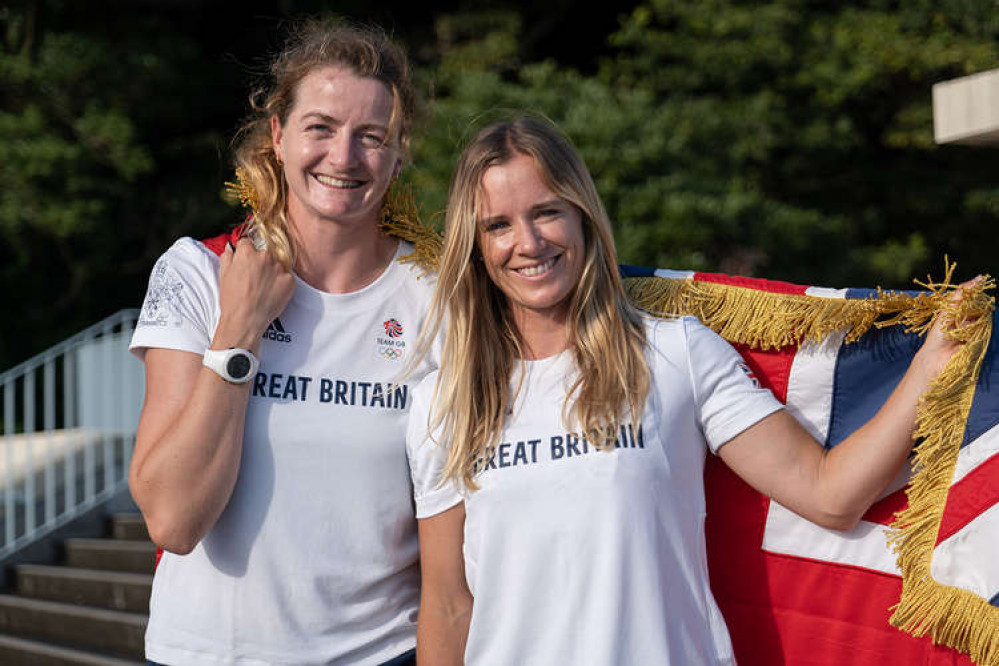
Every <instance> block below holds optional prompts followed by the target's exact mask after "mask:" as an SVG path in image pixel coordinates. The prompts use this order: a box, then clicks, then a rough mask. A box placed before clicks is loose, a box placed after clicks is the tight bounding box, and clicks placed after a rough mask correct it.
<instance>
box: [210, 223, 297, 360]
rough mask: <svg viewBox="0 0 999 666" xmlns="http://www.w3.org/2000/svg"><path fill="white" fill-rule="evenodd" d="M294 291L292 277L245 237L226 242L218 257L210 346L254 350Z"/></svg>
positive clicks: (271, 256) (266, 252) (279, 264)
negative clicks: (214, 322) (214, 320)
mask: <svg viewBox="0 0 999 666" xmlns="http://www.w3.org/2000/svg"><path fill="white" fill-rule="evenodd" d="M294 290H295V278H294V277H293V276H292V274H291V273H290V272H289V271H288V270H287V269H286V268H285V267H284V266H283V265H281V263H280V262H278V261H277V260H276V259H275V258H274V257H273V255H271V253H270V252H268V251H267V250H258V249H256V248H255V247H254V244H253V242H252V241H251V240H250V239H248V238H241V239H240V240H239V243H238V244H236V245H235V246H234V245H232V244H231V243H230V244H229V246H228V247H227V248H226V250H225V252H223V253H222V257H221V269H220V272H219V308H220V310H221V314H220V316H219V325H218V328H217V330H216V333H215V338H214V340H213V341H212V347H213V348H216V347H217V348H225V347H244V348H246V349H252V350H254V351H255V350H256V349H257V348H258V346H259V344H260V339H261V337H262V336H263V335H264V332H265V331H266V330H267V326H268V325H269V324H270V323H271V322H272V321H274V320H275V319H276V318H277V317H278V315H280V314H281V313H282V312H284V309H285V307H287V305H288V301H289V300H291V295H292V293H293V292H294Z"/></svg>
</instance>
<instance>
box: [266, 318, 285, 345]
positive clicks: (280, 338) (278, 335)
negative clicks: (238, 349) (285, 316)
mask: <svg viewBox="0 0 999 666" xmlns="http://www.w3.org/2000/svg"><path fill="white" fill-rule="evenodd" d="M264 340H274V341H275V342H291V333H286V332H285V330H284V325H283V324H282V323H281V318H280V317H278V318H277V319H275V320H274V321H272V322H271V323H270V324H268V325H267V330H266V331H264Z"/></svg>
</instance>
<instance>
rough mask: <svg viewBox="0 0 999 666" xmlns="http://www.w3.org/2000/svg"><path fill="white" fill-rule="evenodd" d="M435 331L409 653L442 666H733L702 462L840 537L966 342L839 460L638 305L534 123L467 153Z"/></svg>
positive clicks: (697, 335)
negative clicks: (712, 557) (710, 547)
mask: <svg viewBox="0 0 999 666" xmlns="http://www.w3.org/2000/svg"><path fill="white" fill-rule="evenodd" d="M428 321H429V325H428V330H427V331H426V332H425V335H427V336H434V335H435V334H436V333H437V329H439V328H443V333H444V351H443V355H442V363H441V366H440V369H439V371H438V372H437V373H433V374H431V375H429V376H428V377H427V378H425V379H424V381H423V382H422V384H421V385H420V386H419V387H418V389H417V390H416V392H415V397H414V406H413V411H412V413H411V416H410V425H409V430H408V434H407V446H408V447H409V449H410V461H411V467H412V473H413V479H414V486H415V489H416V506H417V517H418V518H419V519H420V521H419V523H420V528H419V529H420V545H421V567H422V571H423V589H422V596H421V608H420V622H419V625H420V626H419V643H418V657H419V659H420V660H422V661H423V662H424V663H428V664H434V665H435V666H442V665H449V664H461V663H467V664H470V665H472V666H483V665H487V664H495V665H497V666H499V665H504V666H506V665H509V664H517V665H518V666H530V665H533V664H537V665H542V664H544V665H550V664H573V665H574V666H586V665H593V666H616V665H620V664H656V665H657V666H665V665H668V664H675V665H681V666H686V665H690V664H731V663H733V656H732V648H731V644H730V641H729V637H728V632H727V630H726V628H725V625H724V621H723V619H722V616H721V614H720V612H719V610H718V608H717V606H716V604H715V602H714V600H713V598H712V596H711V590H710V588H709V585H708V576H707V565H706V560H705V545H704V531H703V530H704V513H705V502H704V489H703V481H702V471H703V467H704V461H705V454H706V452H711V453H712V454H716V455H719V456H721V458H722V459H724V461H725V462H726V463H727V464H728V465H729V466H730V467H731V468H732V469H733V470H734V471H736V472H737V473H738V474H739V475H740V476H741V477H742V478H743V479H745V480H746V481H748V482H749V483H750V484H752V485H753V486H754V487H755V488H757V489H758V490H760V491H761V492H764V493H766V494H767V495H769V496H771V497H773V498H775V499H776V500H778V501H779V502H781V503H782V504H784V505H785V506H788V507H791V508H792V509H793V510H795V511H797V512H799V513H801V514H802V515H803V516H805V517H807V518H809V519H810V520H813V521H815V522H817V523H819V524H821V525H824V526H827V527H831V528H841V529H842V528H849V527H850V526H852V525H853V524H854V523H855V522H856V521H857V520H858V519H859V518H860V516H861V515H862V514H863V512H864V510H865V509H866V508H867V507H868V506H869V505H870V504H871V503H872V502H873V500H874V499H875V498H876V497H877V496H878V494H879V492H880V491H881V490H882V489H883V488H884V487H885V486H886V485H887V484H888V483H889V482H890V481H891V480H892V479H893V478H894V476H895V474H896V472H897V471H898V470H899V468H900V467H901V465H902V464H903V462H904V461H905V459H906V456H907V455H908V453H909V450H910V448H911V446H912V432H913V427H914V419H915V411H916V400H917V397H918V396H919V395H920V393H922V392H923V390H924V389H925V388H926V387H927V385H928V383H929V382H930V381H931V380H932V378H933V377H934V376H936V374H937V373H938V372H939V371H940V369H941V368H942V367H943V366H944V365H945V364H946V362H947V360H948V359H949V358H950V356H951V354H952V353H953V352H954V351H955V349H956V344H955V343H952V342H950V341H948V340H947V339H946V338H945V336H944V335H943V334H942V332H941V328H942V325H941V324H939V323H938V324H936V325H935V326H934V328H933V330H932V331H931V332H930V334H929V335H928V338H927V340H926V341H925V343H924V345H923V347H922V349H921V350H920V351H919V353H918V354H917V355H916V357H915V359H914V360H913V362H912V365H911V367H910V368H909V370H908V372H907V373H906V375H905V377H904V378H903V380H902V381H901V383H900V384H899V385H898V387H897V388H896V389H895V391H894V393H893V394H892V395H891V397H890V398H889V399H888V401H887V402H886V404H885V405H884V406H883V408H882V409H881V410H880V412H878V414H877V415H876V416H875V417H874V418H873V419H872V420H871V421H870V422H869V423H867V424H866V425H865V426H864V427H863V428H861V429H860V430H859V431H857V432H856V433H855V434H854V435H853V436H852V437H851V438H849V439H848V440H847V441H846V442H845V443H843V444H841V445H840V446H838V447H836V448H835V449H832V450H830V451H826V450H825V449H824V448H823V447H822V446H820V445H819V444H818V443H817V442H816V441H814V440H813V439H812V438H811V436H810V435H808V434H807V433H806V432H805V431H804V430H803V429H802V428H801V427H800V426H799V425H798V423H797V422H796V421H795V420H794V418H792V417H791V416H790V415H788V413H787V412H785V411H784V410H783V409H782V406H781V404H780V403H779V402H777V400H776V399H775V398H774V397H773V396H772V395H771V394H770V392H769V391H767V390H765V389H761V388H759V387H758V386H757V385H756V384H755V382H754V380H753V379H752V378H751V377H750V376H748V375H747V373H746V372H745V371H744V370H743V367H744V366H743V364H742V363H741V361H740V357H739V356H738V355H737V353H736V352H735V351H734V350H733V349H732V348H731V347H730V346H729V345H728V344H727V343H725V342H724V341H723V340H722V339H721V338H719V337H718V336H717V335H715V334H714V333H713V332H711V331H710V330H708V329H706V328H705V327H704V326H702V325H701V324H700V323H698V322H697V321H696V320H695V319H692V318H686V317H685V318H677V319H673V320H666V321H664V320H655V319H651V318H649V317H646V316H643V315H642V314H641V313H639V312H637V311H636V310H635V309H634V308H632V307H631V306H630V305H629V304H628V301H627V299H626V297H625V292H624V290H623V288H622V285H621V281H620V279H619V277H618V272H617V258H616V256H615V251H614V245H613V241H612V237H611V232H610V226H609V223H608V220H607V215H606V214H605V212H604V209H603V207H602V205H601V202H600V200H599V197H598V195H597V193H596V190H595V189H594V186H593V182H592V180H591V178H590V176H589V174H588V172H587V170H586V167H585V166H584V165H583V163H582V161H581V160H580V158H579V156H578V155H577V153H576V151H575V150H574V149H573V148H572V147H571V145H570V144H569V143H568V141H567V140H566V139H565V138H563V136H562V135H561V134H559V133H558V131H557V130H555V129H554V128H553V127H551V126H550V125H548V124H546V123H544V122H540V121H538V120H534V119H530V118H520V119H517V120H514V121H512V122H506V123H500V124H496V125H493V126H490V127H488V128H486V129H485V130H483V131H482V132H481V133H480V134H478V136H476V138H475V139H474V140H473V141H472V142H471V143H470V144H469V145H468V147H467V148H466V149H465V151H464V153H463V154H462V156H461V158H460V159H459V161H458V165H457V167H456V170H455V173H454V176H453V180H452V185H451V195H450V203H449V207H448V213H447V227H446V231H445V247H444V254H443V257H442V262H441V269H440V276H439V284H438V291H437V293H436V295H435V297H434V303H433V310H432V318H431V319H429V320H428ZM431 433H432V434H431ZM442 475H443V481H441V478H442Z"/></svg>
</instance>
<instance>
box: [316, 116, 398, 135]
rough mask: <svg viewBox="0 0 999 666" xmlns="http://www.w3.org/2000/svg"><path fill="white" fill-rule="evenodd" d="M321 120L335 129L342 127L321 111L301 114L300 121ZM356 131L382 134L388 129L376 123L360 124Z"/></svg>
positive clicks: (335, 119)
mask: <svg viewBox="0 0 999 666" xmlns="http://www.w3.org/2000/svg"><path fill="white" fill-rule="evenodd" d="M312 119H314V120H321V121H323V122H324V123H329V124H331V125H336V126H337V127H339V126H341V125H343V122H342V121H341V120H338V119H337V118H334V117H333V116H331V115H329V114H326V113H323V112H322V111H309V112H308V113H305V114H302V120H312ZM358 129H362V130H364V129H378V130H382V131H383V132H386V133H387V132H388V131H389V128H388V126H386V125H380V124H378V123H362V124H361V125H359V126H358Z"/></svg>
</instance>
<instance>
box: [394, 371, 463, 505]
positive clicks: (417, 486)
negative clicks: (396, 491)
mask: <svg viewBox="0 0 999 666" xmlns="http://www.w3.org/2000/svg"><path fill="white" fill-rule="evenodd" d="M436 378H437V373H431V374H430V375H428V376H427V377H425V378H424V379H423V381H422V382H421V383H420V384H419V385H418V386H417V387H416V389H414V391H413V406H412V408H411V409H410V410H409V417H408V418H409V422H408V425H407V428H406V454H407V455H408V457H409V470H410V474H411V475H412V478H413V499H414V501H415V503H416V517H417V518H429V517H431V516H434V515H437V514H439V513H443V512H444V511H446V510H448V509H450V508H451V507H453V506H455V505H456V504H458V503H459V502H461V501H462V499H463V498H462V496H461V493H460V492H459V490H458V488H457V486H456V485H455V482H454V481H450V480H443V479H442V474H443V471H444V463H445V462H446V460H447V449H446V448H445V446H444V445H443V444H442V443H441V442H440V441H438V440H437V439H435V438H433V437H431V436H430V433H429V431H428V417H429V415H430V400H431V398H432V397H433V393H434V385H435V383H436V381H437V379H436Z"/></svg>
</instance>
